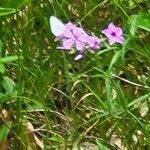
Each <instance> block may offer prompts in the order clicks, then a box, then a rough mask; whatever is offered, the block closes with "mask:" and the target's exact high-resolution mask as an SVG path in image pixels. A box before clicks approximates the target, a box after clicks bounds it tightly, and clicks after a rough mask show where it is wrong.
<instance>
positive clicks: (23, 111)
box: [0, 0, 150, 150]
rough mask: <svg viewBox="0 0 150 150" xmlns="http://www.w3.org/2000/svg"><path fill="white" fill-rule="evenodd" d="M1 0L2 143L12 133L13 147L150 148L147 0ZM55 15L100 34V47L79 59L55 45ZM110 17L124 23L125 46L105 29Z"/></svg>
mask: <svg viewBox="0 0 150 150" xmlns="http://www.w3.org/2000/svg"><path fill="white" fill-rule="evenodd" d="M0 4H1V8H0V16H1V17H0V23H1V29H0V35H1V37H0V39H1V42H0V79H1V83H0V106H1V110H5V111H6V112H7V113H6V114H8V115H7V117H4V114H3V112H0V113H1V115H2V116H3V119H0V121H1V125H2V128H1V129H0V135H1V136H0V140H1V142H2V141H3V140H4V139H5V138H6V137H7V135H9V136H8V140H9V143H10V149H17V150H19V149H21V150H22V149H25V150H26V149H47V150H49V149H58V150H59V149H73V148H76V147H77V146H78V147H79V148H83V147H90V146H91V145H92V146H93V145H95V146H96V147H97V148H98V149H104V150H109V149H125V148H126V149H139V150H140V149H141V150H142V149H146V147H148V148H149V147H150V129H149V118H150V114H149V109H150V108H149V103H150V88H149V87H150V51H149V50H150V44H149V37H150V35H149V31H150V22H149V20H150V19H149V13H148V12H149V10H148V9H149V4H148V2H147V1H146V0H130V1H125V0H113V1H108V0H105V1H102V0H101V1H99V0H94V1H93V0H87V1H74V0H63V1H61V0H45V1H42V0H40V1H35V0H8V1H4V0H2V1H1V2H0ZM51 15H56V16H57V17H58V18H60V19H61V20H62V21H63V22H67V21H68V20H71V21H74V22H75V23H77V24H79V25H82V27H83V28H84V29H85V30H86V31H87V32H89V33H91V32H92V33H91V34H94V35H97V36H98V37H100V38H101V40H102V41H103V42H102V44H101V48H100V49H99V50H97V51H96V52H95V53H94V54H92V53H90V52H89V51H87V52H86V53H85V55H84V58H83V59H82V60H80V61H74V60H73V58H74V53H73V52H70V53H68V51H61V50H57V49H56V47H57V44H58V43H57V42H54V38H55V37H54V36H53V35H52V33H51V31H50V27H49V17H50V16H51ZM110 22H114V24H116V25H118V26H120V27H122V28H123V31H124V36H125V43H124V44H123V45H119V44H115V45H113V46H109V45H108V44H107V43H108V41H107V40H105V37H104V35H103V34H101V32H100V31H102V30H103V29H104V28H105V27H106V26H107V25H108V23H110ZM6 122H11V123H12V124H11V126H9V127H6V126H5V123H6ZM86 144H87V145H86ZM43 147H44V148H43Z"/></svg>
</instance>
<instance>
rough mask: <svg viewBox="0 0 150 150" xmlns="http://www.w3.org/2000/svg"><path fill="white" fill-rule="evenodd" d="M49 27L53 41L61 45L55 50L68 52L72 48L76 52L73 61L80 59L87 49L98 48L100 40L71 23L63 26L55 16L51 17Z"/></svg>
mask: <svg viewBox="0 0 150 150" xmlns="http://www.w3.org/2000/svg"><path fill="white" fill-rule="evenodd" d="M50 27H51V31H52V33H53V34H54V35H55V36H56V38H55V41H60V42H61V43H62V45H61V46H58V47H57V49H64V50H70V49H71V48H74V49H75V50H77V55H76V57H75V58H74V60H79V59H81V58H82V57H83V53H84V51H85V50H86V49H87V48H90V49H92V50H95V49H98V48H100V39H99V38H98V37H96V36H90V35H88V34H87V33H86V32H85V31H84V30H83V28H81V27H77V26H76V25H75V24H73V23H72V22H68V23H67V24H63V23H62V22H61V21H60V20H59V19H57V18H56V17H55V16H51V17H50Z"/></svg>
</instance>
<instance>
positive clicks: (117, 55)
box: [108, 51, 122, 71]
mask: <svg viewBox="0 0 150 150" xmlns="http://www.w3.org/2000/svg"><path fill="white" fill-rule="evenodd" d="M121 54H122V51H117V52H116V53H115V55H114V56H113V58H112V60H111V62H110V65H109V69H108V70H109V71H111V69H112V67H113V65H114V64H115V63H116V61H117V60H118V58H119V57H120V56H121Z"/></svg>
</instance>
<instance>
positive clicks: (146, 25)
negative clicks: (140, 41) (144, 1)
mask: <svg viewBox="0 0 150 150" xmlns="http://www.w3.org/2000/svg"><path fill="white" fill-rule="evenodd" d="M133 22H134V24H133ZM129 23H130V24H131V25H133V26H135V27H137V28H141V29H143V30H146V31H148V32H150V15H148V14H146V13H141V14H139V15H132V16H131V17H130V20H129Z"/></svg>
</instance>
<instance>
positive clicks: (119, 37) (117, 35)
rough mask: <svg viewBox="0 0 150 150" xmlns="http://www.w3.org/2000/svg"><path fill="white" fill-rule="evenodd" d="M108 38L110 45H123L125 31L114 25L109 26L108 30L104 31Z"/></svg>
mask: <svg viewBox="0 0 150 150" xmlns="http://www.w3.org/2000/svg"><path fill="white" fill-rule="evenodd" d="M102 33H103V34H105V35H106V36H107V38H108V41H109V44H110V45H112V44H114V43H116V42H117V43H120V44H123V42H124V37H123V31H122V29H121V28H120V27H117V26H115V25H114V24H113V23H110V24H109V25H108V28H107V29H105V30H103V31H102Z"/></svg>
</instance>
